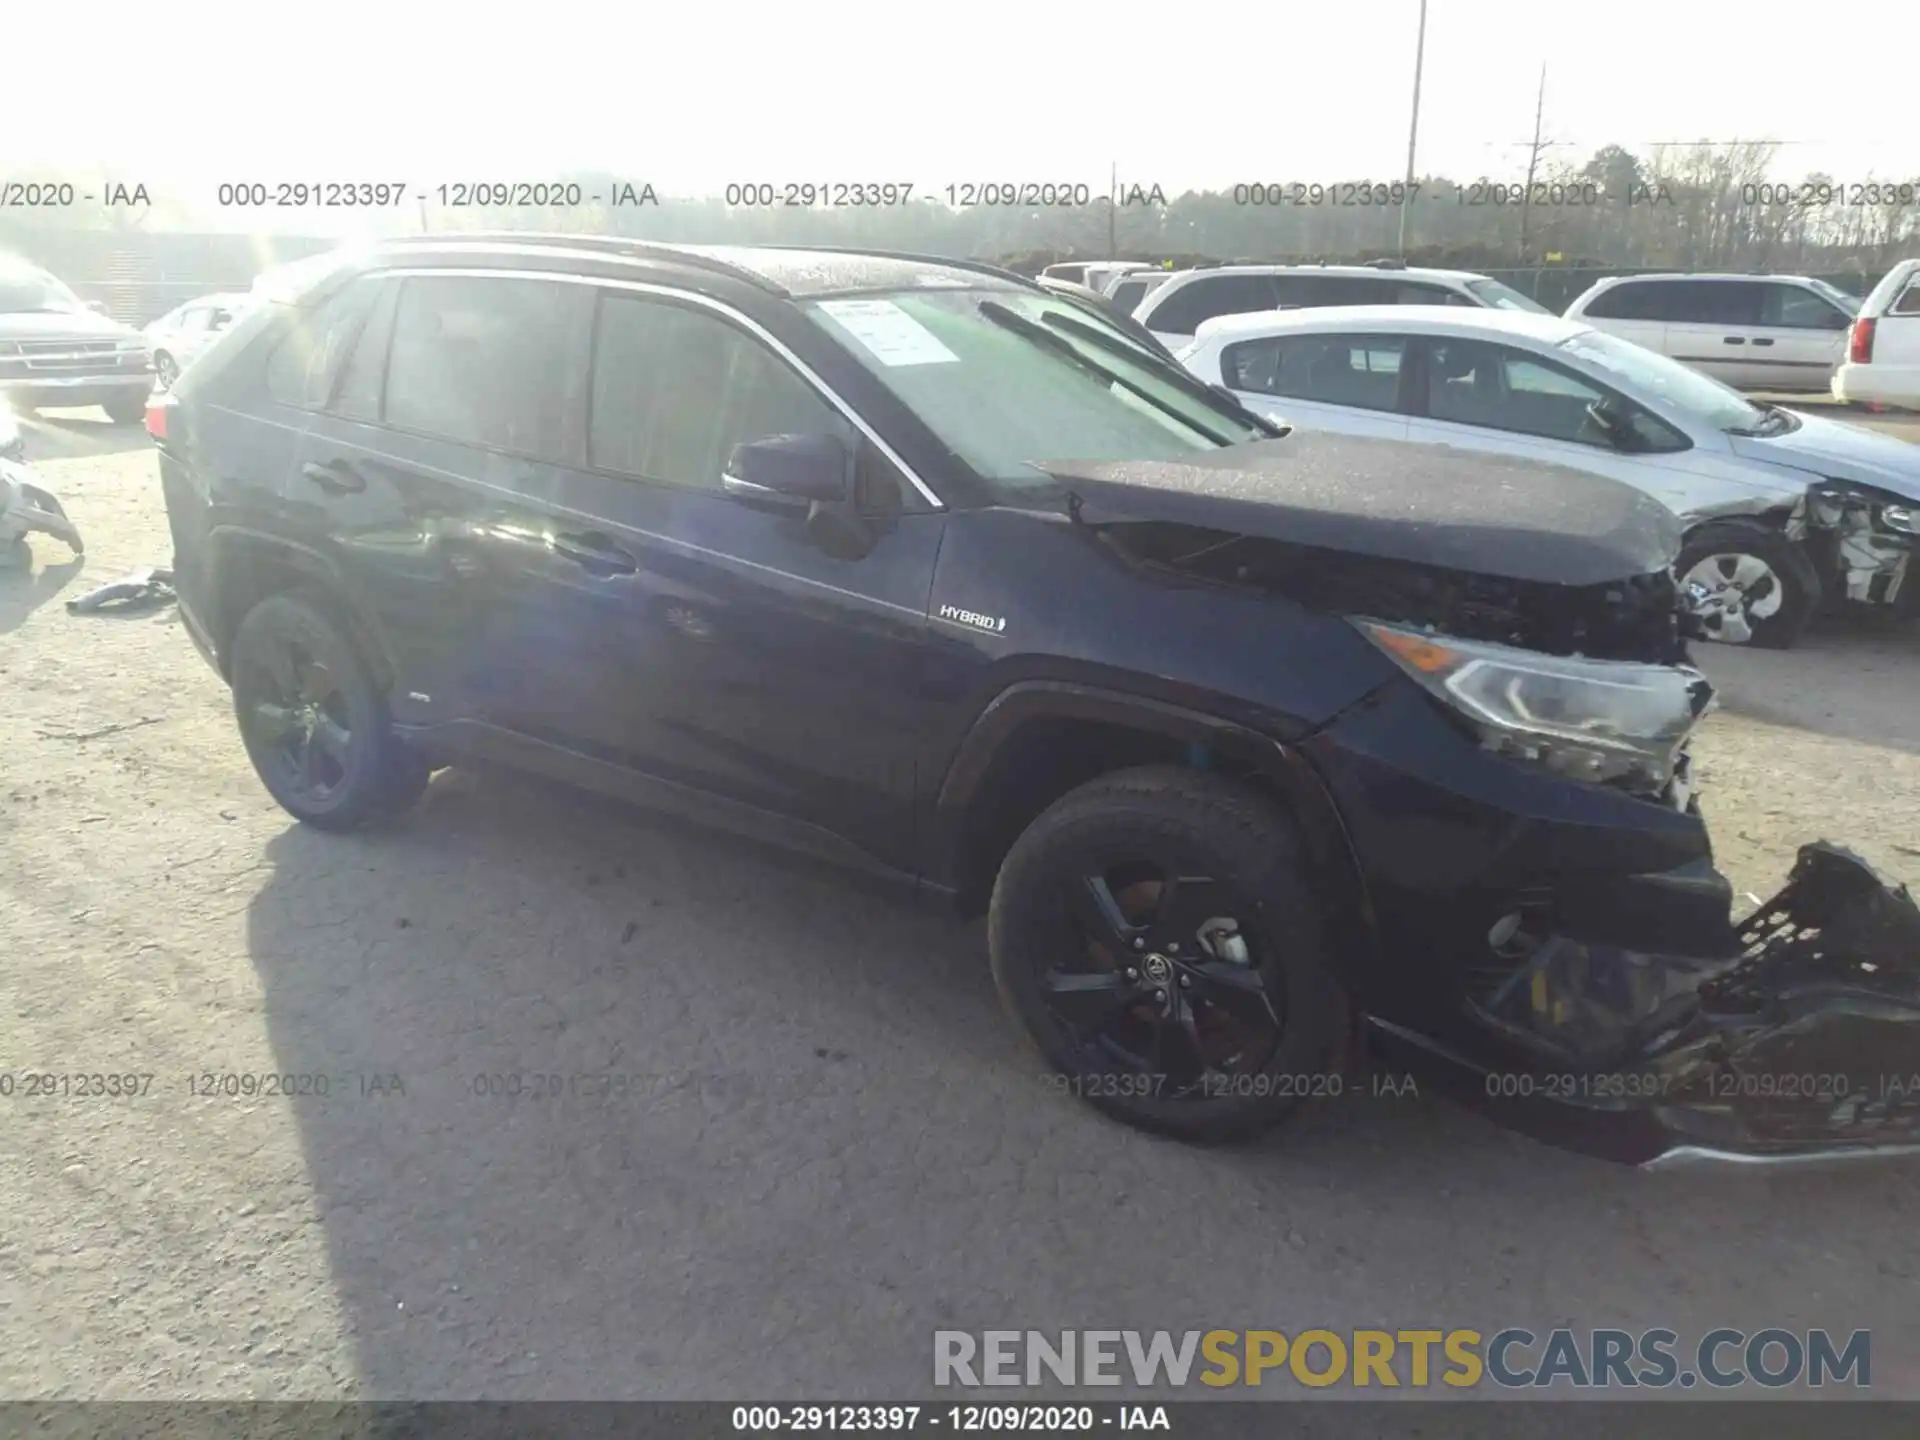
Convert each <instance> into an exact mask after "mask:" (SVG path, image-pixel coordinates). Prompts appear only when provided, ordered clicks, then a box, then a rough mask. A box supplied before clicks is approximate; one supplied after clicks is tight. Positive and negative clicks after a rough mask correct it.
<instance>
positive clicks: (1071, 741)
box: [929, 680, 1374, 957]
mask: <svg viewBox="0 0 1920 1440" xmlns="http://www.w3.org/2000/svg"><path fill="white" fill-rule="evenodd" d="M1169 761H1171V762H1173V763H1177V764H1186V765H1191V766H1194V767H1195V768H1200V769H1207V770H1215V771H1219V772H1222V773H1226V774H1229V775H1231V776H1233V777H1234V778H1236V779H1238V780H1240V781H1242V782H1243V783H1245V784H1247V785H1249V786H1250V787H1252V788H1254V789H1256V790H1258V791H1260V792H1261V793H1263V794H1265V795H1266V796H1267V797H1268V798H1269V799H1271V800H1272V801H1274V803H1275V804H1277V805H1278V806H1279V807H1280V808H1281V809H1282V810H1283V811H1284V812H1285V813H1286V814H1287V815H1288V817H1289V819H1290V820H1291V821H1292V822H1293V823H1294V825H1295V826H1296V828H1297V829H1298V831H1299V833H1300V836H1301V839H1302V841H1303V842H1304V846H1305V854H1306V856H1307V861H1308V864H1309V866H1310V867H1311V869H1312V871H1313V878H1314V881H1315V884H1316V888H1317V890H1318V893H1320V894H1323V895H1325V896H1327V897H1328V899H1329V905H1328V912H1329V913H1328V920H1329V922H1330V925H1331V927H1332V930H1333V933H1334V938H1335V940H1336V945H1337V950H1338V953H1340V954H1341V955H1342V956H1343V957H1344V956H1347V955H1351V954H1353V953H1355V951H1354V948H1353V947H1356V946H1358V947H1370V946H1372V945H1373V943H1374V927H1373V924H1372V910H1371V906H1370V904H1369V902H1368V899H1367V895H1366V885H1365V881H1364V879H1363V878H1362V873H1361V869H1360V865H1359V861H1358V859H1357V857H1356V856H1355V854H1354V850H1353V845H1352V841H1351V839H1350V838H1349V837H1348V834H1347V830H1346V825H1345V823H1344V821H1343V820H1342V819H1341V817H1340V812H1339V810H1338V808H1337V807H1336V806H1335V804H1334V801H1333V797H1332V795H1331V793H1330V792H1329V791H1328V789H1327V787H1326V785H1325V783H1324V782H1323V781H1322V780H1321V778H1320V775H1319V772H1318V771H1317V770H1316V769H1315V768H1314V767H1313V765H1312V763H1311V762H1310V761H1308V760H1307V758H1306V757H1305V756H1304V755H1302V754H1301V753H1300V752H1299V751H1298V750H1296V749H1295V748H1294V747H1293V746H1291V745H1289V744H1287V743H1285V742H1283V741H1280V740H1276V739H1275V738H1273V737H1272V736H1270V735H1266V734H1263V733H1261V732H1260V731H1257V730H1254V729H1252V728H1250V727H1248V726H1246V725H1243V724H1240V723H1237V722H1235V721H1233V720H1229V719H1226V718H1223V717H1221V716H1218V715H1214V714H1209V713H1208V712H1206V711H1201V710H1194V709H1190V708H1188V707H1185V706H1181V705H1176V704H1172V703H1169V702H1166V701H1161V700H1155V699H1150V698H1148V697H1145V696H1140V695H1133V694H1129V693H1126V692H1124V691H1118V690H1112V689H1107V688H1104V687H1100V686H1094V685H1086V684H1080V683H1075V682H1069V681H1045V680H1035V681H1022V682H1019V683H1016V684H1014V685H1011V686H1009V687H1007V688H1006V689H1005V690H1003V691H1001V692H1000V693H999V694H998V695H996V696H995V697H994V698H993V700H992V701H991V702H989V703H988V704H987V706H986V707H985V709H983V710H982V711H981V713H980V715H979V716H978V717H977V718H976V719H975V721H974V723H973V725H972V726H971V727H970V728H969V730H968V732H967V735H966V737H965V738H964V739H963V740H962V741H961V743H960V746H959V748H958V749H957V751H956V752H955V754H954V757H953V760H952V762H951V763H950V764H949V765H948V767H947V770H946V774H945V775H944V777H943V778H942V780H941V784H940V788H939V791H938V792H937V795H936V797H935V799H934V801H933V804H932V806H931V813H932V825H931V830H932V834H931V844H930V846H929V850H930V856H929V859H930V867H929V868H930V869H931V870H932V872H933V873H932V875H931V876H930V877H929V878H931V879H934V880H936V881H937V882H938V883H939V884H940V885H941V886H942V887H943V888H945V889H948V890H950V891H951V892H952V894H953V896H954V901H955V904H956V906H957V907H958V908H959V909H960V911H961V912H962V913H963V914H977V913H978V912H979V911H980V910H981V909H983V908H984V906H985V903H986V899H987V896H988V895H989V893H990V892H991V890H992V887H993V880H994V876H995V875H996V874H997V872H998V870H999V866H1000V862H1001V860H1002V859H1003V858H1004V857H1005V855H1006V853H1007V850H1008V849H1009V848H1011V846H1012V844H1013V842H1014V840H1015V839H1017V838H1018V836H1019V835H1020V833H1021V832H1022V831H1023V830H1025V829H1026V827H1027V825H1029V824H1030V823H1032V821H1033V820H1034V819H1035V818H1036V817H1037V816H1038V815H1039V814H1040V812H1041V811H1043V810H1045V809H1046V808H1047V807H1048V806H1049V805H1051V804H1053V802H1054V801H1056V800H1058V799H1059V798H1060V797H1061V796H1062V795H1065V794H1066V793H1068V792H1069V791H1071V790H1074V789H1076V788H1078V787H1079V786H1080V785H1083V784H1085V783H1086V782H1087V781H1089V780H1092V779H1095V778H1097V777H1098V776H1100V775H1103V774H1108V773H1111V772H1112V771H1114V770H1120V769H1128V768H1131V767H1133V766H1135V765H1143V764H1152V763H1166V762H1169Z"/></svg>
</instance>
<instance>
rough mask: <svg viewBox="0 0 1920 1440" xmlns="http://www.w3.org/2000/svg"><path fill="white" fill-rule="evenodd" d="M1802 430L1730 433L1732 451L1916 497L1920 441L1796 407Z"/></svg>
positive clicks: (1919, 483)
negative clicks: (1774, 433)
mask: <svg viewBox="0 0 1920 1440" xmlns="http://www.w3.org/2000/svg"><path fill="white" fill-rule="evenodd" d="M1793 414H1794V416H1795V417H1796V418H1797V419H1798V420H1799V421H1800V428H1799V429H1798V430H1795V431H1794V432H1793V433H1792V434H1790V435H1777V436H1774V437H1772V438H1767V439H1763V438H1761V437H1759V436H1751V435H1736V436H1734V437H1733V449H1734V453H1736V454H1738V455H1744V456H1747V457H1748V458H1750V459H1754V460H1765V461H1768V462H1770V463H1772V464H1775V465H1792V466H1795V467H1797V468H1798V469H1801V470H1804V471H1806V472H1807V474H1808V476H1809V483H1811V477H1814V476H1823V477H1825V478H1826V479H1829V480H1847V481H1851V482H1853V483H1854V484H1856V485H1874V486H1878V487H1879V488H1880V489H1882V490H1886V491H1889V492H1891V493H1892V494H1895V495H1898V496H1900V497H1901V498H1903V499H1906V500H1913V501H1920V445H1913V444H1909V443H1908V442H1907V441H1905V440H1896V439H1894V437H1893V436H1891V435H1883V434H1881V433H1880V432H1879V431H1878V430H1869V429H1868V428H1867V427H1866V426H1864V425H1855V424H1853V423H1851V422H1849V421H1843V420H1829V419H1827V418H1826V417H1825V416H1822V415H1810V414H1808V413H1807V412H1806V411H1804V410H1795V411H1794V412H1793Z"/></svg>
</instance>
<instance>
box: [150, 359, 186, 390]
mask: <svg viewBox="0 0 1920 1440" xmlns="http://www.w3.org/2000/svg"><path fill="white" fill-rule="evenodd" d="M153 378H154V383H155V384H157V385H158V386H159V387H160V388H161V389H162V390H171V389H173V382H174V381H176V380H178V379H179V378H180V367H179V366H178V365H177V364H175V363H174V359H173V356H171V355H169V354H168V353H167V352H166V351H164V350H156V351H154V352H153Z"/></svg>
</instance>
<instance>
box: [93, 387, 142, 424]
mask: <svg viewBox="0 0 1920 1440" xmlns="http://www.w3.org/2000/svg"><path fill="white" fill-rule="evenodd" d="M100 408H101V409H102V410H104V411H106V412H107V418H108V419H109V420H111V421H113V423H114V424H116V425H138V424H139V423H140V422H141V421H142V420H144V419H146V418H147V397H146V396H145V395H134V394H131V393H129V394H126V395H115V396H114V397H113V398H112V399H111V400H106V401H103V402H102V403H101V405H100Z"/></svg>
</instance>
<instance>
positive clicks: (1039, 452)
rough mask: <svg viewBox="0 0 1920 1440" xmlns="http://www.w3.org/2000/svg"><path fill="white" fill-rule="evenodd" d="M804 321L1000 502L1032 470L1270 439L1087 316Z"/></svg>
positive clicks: (897, 298) (1180, 455) (843, 303)
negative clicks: (896, 400) (999, 493)
mask: <svg viewBox="0 0 1920 1440" xmlns="http://www.w3.org/2000/svg"><path fill="white" fill-rule="evenodd" d="M806 308H807V311H808V313H809V314H810V315H811V316H812V317H813V318H814V320H815V321H816V322H817V323H818V324H820V325H821V326H823V327H824V328H825V329H826V330H827V331H828V332H829V333H831V334H832V335H833V336H834V338H835V339H837V340H838V341H839V342H840V343H841V344H842V345H844V346H845V347H846V348H847V350H848V351H849V352H850V353H851V354H852V355H853V356H854V357H855V358H856V359H857V360H859V361H860V363H861V364H863V365H864V366H866V368H867V369H868V370H870V371H872V372H873V374H874V375H875V376H877V377H878V378H879V380H880V381H881V383H882V384H884V385H885V386H886V387H887V388H888V389H889V390H891V391H892V392H893V393H894V394H895V395H897V396H899V397H900V399H901V400H902V401H903V402H905V404H907V405H908V406H909V407H910V408H911V409H912V410H913V411H914V413H915V414H917V415H918V416H919V417H920V418H921V419H922V420H923V421H925V422H926V424H927V425H928V426H929V428H931V429H932V430H933V432H934V434H935V435H937V436H938V437H939V438H940V440H941V441H942V443H944V444H945V445H946V446H947V447H948V448H950V449H951V450H952V451H953V452H954V453H955V454H956V455H958V456H959V457H960V458H961V459H962V460H963V461H965V462H966V464H967V465H968V467H969V468H971V469H972V470H973V471H974V472H975V473H976V474H978V475H979V476H980V477H981V479H983V480H984V481H986V482H987V483H988V485H989V486H991V487H994V488H996V489H1002V490H1004V491H1005V492H1007V493H1009V494H1010V495H1019V494H1023V493H1027V492H1031V491H1034V490H1044V489H1048V488H1051V487H1053V486H1054V484H1055V482H1054V481H1053V480H1051V479H1050V478H1049V477H1048V476H1047V475H1046V474H1044V473H1043V472H1042V471H1041V470H1040V469H1039V468H1037V465H1036V463H1035V462H1038V461H1052V460H1181V459H1185V458H1188V457H1189V456H1192V455H1193V454H1195V453H1196V452H1199V451H1206V450H1214V449H1218V448H1219V447H1220V446H1222V445H1229V444H1239V443H1242V442H1244V441H1248V440H1259V439H1265V438H1267V437H1268V436H1269V435H1270V434H1272V433H1273V432H1272V431H1271V430H1269V429H1264V428H1262V426H1261V424H1260V422H1259V421H1258V420H1257V418H1256V417H1253V416H1251V415H1249V414H1247V413H1246V412H1245V411H1243V410H1241V409H1240V408H1239V407H1238V406H1237V405H1235V404H1234V403H1232V402H1231V401H1230V400H1228V399H1226V398H1224V397H1215V396H1213V395H1211V394H1209V393H1208V392H1207V389H1206V387H1205V386H1204V385H1203V384H1201V383H1200V382H1199V381H1197V380H1195V379H1194V378H1193V377H1192V376H1190V375H1188V374H1187V373H1186V372H1185V371H1182V370H1180V369H1178V368H1177V367H1171V366H1169V365H1168V364H1167V363H1166V362H1165V361H1164V360H1161V359H1159V358H1158V357H1156V356H1154V355H1152V354H1150V353H1149V352H1147V351H1146V350H1144V349H1142V348H1141V347H1140V345H1139V343H1138V342H1137V341H1134V340H1131V339H1129V338H1128V337H1127V336H1126V334H1125V332H1124V331H1122V330H1120V329H1118V328H1117V327H1115V326H1114V325H1112V324H1111V323H1108V322H1105V321H1103V320H1100V319H1098V318H1096V317H1095V316H1094V314H1093V312H1092V311H1091V310H1090V309H1088V308H1085V307H1082V306H1079V305H1075V304H1072V303H1071V302H1069V301H1065V300H1060V299H1056V298H1054V297H1052V296H1047V295H1034V294H1030V293H1028V292H1025V291H1020V290H999V289H994V290H985V289H982V290H974V289H964V290H938V291H934V290H923V291H899V292H895V293H892V294H888V295H867V296H862V297H860V298H859V299H840V300H820V301H815V302H812V303H810V304H809V305H808V306H807V307H806Z"/></svg>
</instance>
